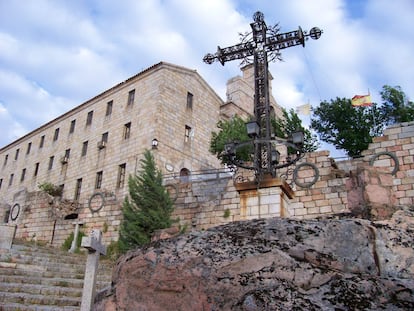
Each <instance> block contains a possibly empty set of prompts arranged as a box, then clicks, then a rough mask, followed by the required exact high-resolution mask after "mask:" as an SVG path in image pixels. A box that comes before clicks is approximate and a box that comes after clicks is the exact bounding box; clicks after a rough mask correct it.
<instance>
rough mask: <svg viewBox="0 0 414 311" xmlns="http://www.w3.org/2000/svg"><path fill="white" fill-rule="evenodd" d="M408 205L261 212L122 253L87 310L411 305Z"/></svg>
mask: <svg viewBox="0 0 414 311" xmlns="http://www.w3.org/2000/svg"><path fill="white" fill-rule="evenodd" d="M413 214H414V213H413V212H412V211H409V210H402V211H398V212H397V213H396V214H394V217H393V218H392V219H391V220H389V221H382V222H371V221H368V220H362V219H319V220H303V221H300V220H291V219H280V218H278V219H261V220H253V221H245V222H235V223H230V224H227V225H224V226H220V227H216V228H212V229H209V230H207V231H201V232H192V233H189V234H186V235H180V236H178V237H175V238H173V239H170V240H160V241H157V242H155V243H153V244H151V245H150V246H149V247H147V248H143V249H137V250H135V251H132V252H129V253H128V254H127V255H125V256H123V257H121V258H120V259H119V261H118V263H117V265H116V266H115V268H114V273H113V287H112V289H111V290H110V291H109V293H107V294H106V295H100V298H99V299H98V301H97V303H96V304H95V307H94V310H137V311H139V310H142V311H143V310H146V311H155V310H182V311H185V310H189V311H190V310H191V311H194V310H248V311H256V310H257V311H259V310H306V311H309V310H379V309H381V310H414V279H413V277H414V248H413V246H414V245H413V244H414V218H413V216H414V215H413Z"/></svg>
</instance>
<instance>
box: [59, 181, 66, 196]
mask: <svg viewBox="0 0 414 311" xmlns="http://www.w3.org/2000/svg"><path fill="white" fill-rule="evenodd" d="M63 189H65V184H61V185H59V190H60V195H61V196H63Z"/></svg>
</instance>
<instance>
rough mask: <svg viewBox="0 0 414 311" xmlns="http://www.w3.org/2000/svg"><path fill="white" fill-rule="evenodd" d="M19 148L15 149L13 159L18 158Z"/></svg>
mask: <svg viewBox="0 0 414 311" xmlns="http://www.w3.org/2000/svg"><path fill="white" fill-rule="evenodd" d="M19 152H20V149H16V154H15V155H14V159H15V160H17V159H18V158H19Z"/></svg>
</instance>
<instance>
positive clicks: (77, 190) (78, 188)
mask: <svg viewBox="0 0 414 311" xmlns="http://www.w3.org/2000/svg"><path fill="white" fill-rule="evenodd" d="M81 189H82V178H79V179H78V180H76V187H75V198H74V199H75V201H78V200H79V198H80V194H81Z"/></svg>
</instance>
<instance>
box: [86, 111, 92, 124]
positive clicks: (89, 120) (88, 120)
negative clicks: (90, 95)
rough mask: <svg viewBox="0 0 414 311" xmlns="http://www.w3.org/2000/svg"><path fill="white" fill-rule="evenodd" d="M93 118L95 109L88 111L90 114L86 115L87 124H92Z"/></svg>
mask: <svg viewBox="0 0 414 311" xmlns="http://www.w3.org/2000/svg"><path fill="white" fill-rule="evenodd" d="M92 118H93V110H92V111H89V112H88V116H87V117H86V126H88V125H91V124H92Z"/></svg>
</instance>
